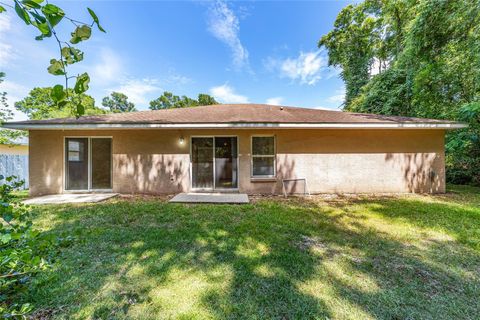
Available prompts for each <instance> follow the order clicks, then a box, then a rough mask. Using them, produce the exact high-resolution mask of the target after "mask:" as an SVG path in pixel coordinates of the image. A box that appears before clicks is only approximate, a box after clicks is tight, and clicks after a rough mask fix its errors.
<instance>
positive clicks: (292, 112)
mask: <svg viewBox="0 0 480 320" xmlns="http://www.w3.org/2000/svg"><path fill="white" fill-rule="evenodd" d="M187 123H188V124H201V123H205V124H208V123H211V124H214V123H215V124H216V123H223V124H225V123H253V124H254V123H279V124H281V123H297V124H302V123H310V124H313V123H339V124H340V123H342V124H354V123H356V124H359V123H393V124H395V123H431V124H436V123H446V124H448V123H455V122H452V121H445V120H434V119H420V118H409V117H395V116H381V115H374V114H362V113H350V112H342V111H332V110H320V109H307V108H297V107H282V106H272V105H265V104H220V105H211V106H200V107H194V108H181V109H166V110H155V111H138V112H128V113H114V114H105V115H95V116H84V117H80V118H78V119H76V118H61V119H47V120H27V121H19V122H9V123H7V124H6V127H11V126H15V125H29V124H30V125H42V124H45V125H53V124H58V125H62V124H72V125H74V124H187Z"/></svg>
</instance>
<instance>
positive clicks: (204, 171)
mask: <svg viewBox="0 0 480 320" xmlns="http://www.w3.org/2000/svg"><path fill="white" fill-rule="evenodd" d="M192 187H193V188H207V189H210V188H213V138H192Z"/></svg>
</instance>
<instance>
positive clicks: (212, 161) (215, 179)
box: [191, 137, 238, 190]
mask: <svg viewBox="0 0 480 320" xmlns="http://www.w3.org/2000/svg"><path fill="white" fill-rule="evenodd" d="M191 143H192V154H191V165H192V189H197V190H198V189H200V190H214V189H217V190H221V189H236V188H238V161H237V159H238V152H237V137H192V140H191Z"/></svg>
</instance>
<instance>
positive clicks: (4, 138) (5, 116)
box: [0, 72, 26, 144]
mask: <svg viewBox="0 0 480 320" xmlns="http://www.w3.org/2000/svg"><path fill="white" fill-rule="evenodd" d="M4 78H5V73H3V72H0V83H2V82H3V81H4V80H3V79H4ZM12 118H13V112H12V110H11V109H10V107H9V105H8V104H7V93H6V92H0V124H2V123H4V122H6V121H8V120H11V119H12ZM25 135H26V134H25V132H24V131H20V130H5V129H2V130H0V144H15V143H17V142H18V141H17V140H18V138H20V137H23V136H25Z"/></svg>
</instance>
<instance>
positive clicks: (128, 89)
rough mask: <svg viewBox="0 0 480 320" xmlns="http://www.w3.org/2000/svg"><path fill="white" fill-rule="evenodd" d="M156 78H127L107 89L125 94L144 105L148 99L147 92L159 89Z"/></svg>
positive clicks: (136, 102) (134, 101) (132, 100)
mask: <svg viewBox="0 0 480 320" xmlns="http://www.w3.org/2000/svg"><path fill="white" fill-rule="evenodd" d="M160 90H161V88H160V87H159V86H158V80H156V79H149V78H145V79H129V80H126V81H124V82H123V83H122V84H121V85H120V86H118V87H115V88H112V89H110V90H108V91H109V92H112V91H117V92H121V93H123V94H126V95H127V97H128V99H129V100H130V101H131V102H133V103H135V104H138V105H145V104H147V103H148V101H149V98H148V96H149V94H151V93H154V92H158V91H160Z"/></svg>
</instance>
